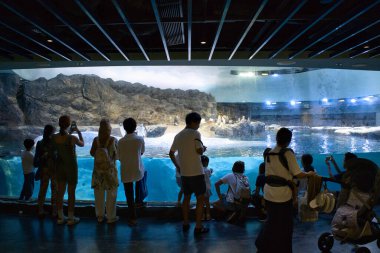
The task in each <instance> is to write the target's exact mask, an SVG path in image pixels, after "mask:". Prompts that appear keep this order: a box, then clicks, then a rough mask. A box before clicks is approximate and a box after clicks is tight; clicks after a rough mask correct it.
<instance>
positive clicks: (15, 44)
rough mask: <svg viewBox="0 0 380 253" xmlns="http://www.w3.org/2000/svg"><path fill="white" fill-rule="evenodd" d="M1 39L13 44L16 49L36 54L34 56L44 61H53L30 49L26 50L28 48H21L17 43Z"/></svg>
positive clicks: (0, 37)
mask: <svg viewBox="0 0 380 253" xmlns="http://www.w3.org/2000/svg"><path fill="white" fill-rule="evenodd" d="M0 39H2V40H4V41H6V42H8V43H10V44H12V45H14V46H16V47H19V48H22V49H24V50H26V51H28V52H29V53H31V54H34V55H36V56H38V57H40V58H42V59H44V60H47V61H51V59H49V58H47V57H45V56H43V55H40V54H39V53H36V52H34V51H33V50H30V49H28V48H26V47H23V46H21V45H19V44H17V43H14V42H13V41H10V40H8V39H6V38H4V37H2V36H0Z"/></svg>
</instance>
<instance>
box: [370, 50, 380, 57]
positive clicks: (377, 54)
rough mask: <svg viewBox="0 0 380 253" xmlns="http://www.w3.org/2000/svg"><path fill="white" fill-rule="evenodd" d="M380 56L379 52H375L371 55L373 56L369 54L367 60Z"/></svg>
mask: <svg viewBox="0 0 380 253" xmlns="http://www.w3.org/2000/svg"><path fill="white" fill-rule="evenodd" d="M379 55H380V51H379V52H377V53H376V52H375V53H373V54H370V55H369V58H376V57H377V56H379Z"/></svg>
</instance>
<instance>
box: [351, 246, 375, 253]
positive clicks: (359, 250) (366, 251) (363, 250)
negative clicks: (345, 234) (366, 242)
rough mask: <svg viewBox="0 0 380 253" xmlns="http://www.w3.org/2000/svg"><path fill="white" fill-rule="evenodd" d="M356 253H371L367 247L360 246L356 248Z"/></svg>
mask: <svg viewBox="0 0 380 253" xmlns="http://www.w3.org/2000/svg"><path fill="white" fill-rule="evenodd" d="M355 253H371V251H370V250H369V249H368V248H367V247H359V248H357V249H356V250H355Z"/></svg>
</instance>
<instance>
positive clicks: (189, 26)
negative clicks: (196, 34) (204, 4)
mask: <svg viewBox="0 0 380 253" xmlns="http://www.w3.org/2000/svg"><path fill="white" fill-rule="evenodd" d="M192 15H193V1H192V0H188V1H187V52H188V60H189V61H191V32H192Z"/></svg>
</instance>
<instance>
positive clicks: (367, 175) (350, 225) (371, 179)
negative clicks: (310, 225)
mask: <svg viewBox="0 0 380 253" xmlns="http://www.w3.org/2000/svg"><path fill="white" fill-rule="evenodd" d="M346 169H347V172H346V173H345V175H344V177H343V179H342V182H341V183H342V191H341V193H340V195H339V199H338V204H337V210H336V213H335V215H334V218H333V220H332V222H331V233H329V232H327V233H323V234H322V235H321V236H320V237H319V239H318V248H319V249H320V250H321V251H322V252H329V251H330V249H331V248H332V247H333V245H334V239H335V240H338V241H340V242H341V243H349V244H353V245H354V246H355V252H356V253H367V252H369V253H370V252H371V251H370V250H369V249H368V248H367V247H363V246H361V247H360V246H358V245H363V244H367V243H370V242H372V241H375V240H377V247H378V248H380V227H379V224H378V222H379V221H380V219H379V218H378V217H377V216H376V213H375V212H374V211H373V208H374V206H375V204H376V203H377V201H378V199H379V196H380V171H379V168H378V166H377V165H376V164H375V163H373V162H372V161H370V160H368V159H363V158H356V159H351V160H349V161H347V163H346ZM374 220H377V222H374Z"/></svg>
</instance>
